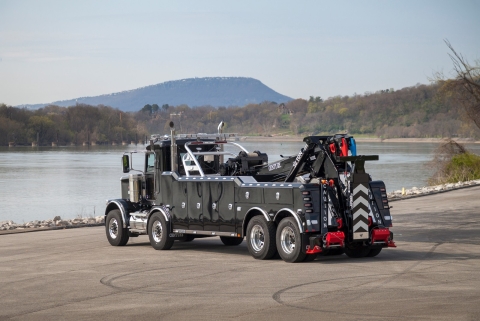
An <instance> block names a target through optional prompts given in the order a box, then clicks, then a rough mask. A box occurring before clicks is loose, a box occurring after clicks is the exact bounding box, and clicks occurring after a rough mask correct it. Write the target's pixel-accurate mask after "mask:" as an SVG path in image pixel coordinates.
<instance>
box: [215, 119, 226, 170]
mask: <svg viewBox="0 0 480 321" xmlns="http://www.w3.org/2000/svg"><path fill="white" fill-rule="evenodd" d="M224 126H225V123H224V122H223V120H222V121H221V122H220V124H218V127H217V130H218V139H219V140H223V139H222V134H223V127H224ZM225 140H226V138H225ZM220 151H221V152H223V144H220ZM219 162H220V164H223V162H224V158H223V154H222V155H220V159H219Z"/></svg>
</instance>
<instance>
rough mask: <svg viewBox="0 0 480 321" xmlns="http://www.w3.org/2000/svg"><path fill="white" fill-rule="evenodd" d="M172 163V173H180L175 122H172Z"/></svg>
mask: <svg viewBox="0 0 480 321" xmlns="http://www.w3.org/2000/svg"><path fill="white" fill-rule="evenodd" d="M170 140H171V143H170V163H171V164H172V165H171V171H172V172H177V171H178V164H177V143H176V141H175V125H174V124H173V121H171V122H170Z"/></svg>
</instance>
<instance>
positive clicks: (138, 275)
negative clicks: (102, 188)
mask: <svg viewBox="0 0 480 321" xmlns="http://www.w3.org/2000/svg"><path fill="white" fill-rule="evenodd" d="M392 205H393V209H392V211H393V215H394V228H393V231H394V233H395V235H396V236H395V237H396V242H397V245H398V248H396V249H388V250H384V251H383V252H382V253H381V254H380V255H379V256H378V257H376V258H365V259H349V258H347V257H346V256H345V255H342V256H337V257H322V258H319V259H317V260H316V261H314V262H311V263H302V264H288V263H284V262H283V261H281V260H271V261H257V260H254V259H253V258H252V257H250V255H249V254H248V252H247V248H246V246H245V244H242V245H240V246H238V247H225V246H224V245H223V244H222V243H221V242H220V240H218V239H199V240H194V241H193V242H191V243H178V244H175V245H174V247H173V249H172V250H170V251H155V250H153V249H152V248H151V247H150V245H149V243H148V239H147V237H139V238H136V239H135V238H134V239H131V241H130V242H129V244H128V245H127V246H125V247H112V246H110V245H109V244H108V242H107V240H106V238H105V235H104V230H103V228H102V227H91V228H81V229H71V230H60V231H58V230H57V231H44V232H38V233H22V234H12V235H0V289H1V290H0V320H8V319H12V320H64V319H67V320H70V319H71V320H80V319H85V320H87V319H88V320H92V319H97V320H100V319H101V320H147V319H148V320H152V319H155V320H187V319H188V320H254V319H255V320H299V319H301V318H304V319H310V320H327V319H328V320H410V319H415V320H450V321H451V320H480V187H474V188H468V189H463V190H459V191H453V192H448V193H443V194H437V195H432V196H426V197H421V198H415V199H410V200H404V201H399V202H394V203H392Z"/></svg>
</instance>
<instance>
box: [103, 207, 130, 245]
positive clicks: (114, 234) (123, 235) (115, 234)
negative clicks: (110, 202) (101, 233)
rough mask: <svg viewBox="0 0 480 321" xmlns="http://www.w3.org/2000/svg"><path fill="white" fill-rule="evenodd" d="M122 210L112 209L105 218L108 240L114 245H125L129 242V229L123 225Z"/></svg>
mask: <svg viewBox="0 0 480 321" xmlns="http://www.w3.org/2000/svg"><path fill="white" fill-rule="evenodd" d="M122 222H123V221H122V213H120V210H118V209H117V210H111V211H110V212H108V214H107V219H106V220H105V232H106V234H107V239H108V242H109V243H110V244H111V245H113V246H124V245H125V244H127V242H128V237H129V236H128V229H127V228H124V227H123V223H122Z"/></svg>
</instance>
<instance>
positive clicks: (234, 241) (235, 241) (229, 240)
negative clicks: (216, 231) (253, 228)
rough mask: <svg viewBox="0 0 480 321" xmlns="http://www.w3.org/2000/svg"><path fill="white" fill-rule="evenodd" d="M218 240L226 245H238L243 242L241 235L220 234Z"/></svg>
mask: <svg viewBox="0 0 480 321" xmlns="http://www.w3.org/2000/svg"><path fill="white" fill-rule="evenodd" d="M220 240H221V241H222V243H223V244H225V245H226V246H235V245H240V244H242V242H243V237H228V236H220Z"/></svg>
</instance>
